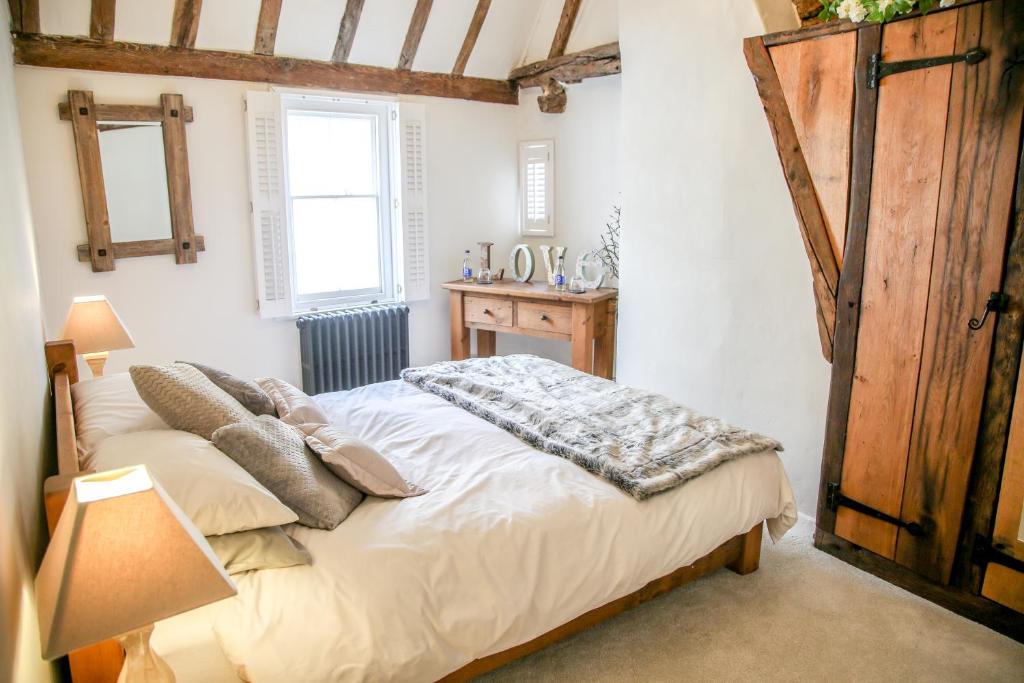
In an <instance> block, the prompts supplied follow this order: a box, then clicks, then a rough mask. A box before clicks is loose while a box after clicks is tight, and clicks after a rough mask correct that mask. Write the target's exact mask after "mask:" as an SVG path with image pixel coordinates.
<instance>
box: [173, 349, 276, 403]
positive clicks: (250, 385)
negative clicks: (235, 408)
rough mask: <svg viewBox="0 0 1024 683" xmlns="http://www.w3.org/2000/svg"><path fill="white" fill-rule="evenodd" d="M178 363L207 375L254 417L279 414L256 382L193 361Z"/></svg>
mask: <svg viewBox="0 0 1024 683" xmlns="http://www.w3.org/2000/svg"><path fill="white" fill-rule="evenodd" d="M178 362H183V363H185V364H186V365H191V366H192V367H194V368H195V369H196V370H198V371H199V372H201V373H203V374H204V375H206V378H207V379H209V380H210V381H211V382H213V383H214V384H216V385H217V386H218V387H220V388H221V389H223V390H224V391H226V392H227V394H228V396H230V397H231V398H233V399H235V400H236V401H238V402H239V403H241V404H242V406H244V407H245V409H246V410H248V411H249V412H250V413H252V414H253V415H276V414H277V413H276V412H275V410H274V402H273V401H271V400H270V397H269V396H267V392H265V391H263V390H262V389H260V388H259V386H258V385H257V384H256V383H255V382H250V381H249V380H247V379H241V378H240V377H235V376H234V375H232V374H230V373H228V372H224V371H223V370H218V369H217V368H211V367H210V366H209V365H203V364H202V363H193V362H192V361H178Z"/></svg>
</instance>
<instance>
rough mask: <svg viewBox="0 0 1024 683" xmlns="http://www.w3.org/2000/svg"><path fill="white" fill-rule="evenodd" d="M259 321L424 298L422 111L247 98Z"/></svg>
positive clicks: (341, 101)
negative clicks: (354, 306) (368, 304)
mask: <svg viewBox="0 0 1024 683" xmlns="http://www.w3.org/2000/svg"><path fill="white" fill-rule="evenodd" d="M246 118H247V123H248V132H249V157H250V158H249V166H250V181H251V195H252V200H253V207H252V208H253V228H254V232H255V246H256V249H255V252H256V253H255V260H256V273H257V280H258V289H259V306H260V315H261V316H262V317H265V318H266V317H290V316H294V315H299V314H302V313H306V312H311V311H318V310H326V309H332V308H340V307H345V306H352V305H360V304H366V303H371V302H386V301H399V300H415V299H418V298H427V296H428V294H429V286H428V285H429V283H428V274H427V270H426V259H427V253H426V211H425V205H426V202H425V189H426V188H425V178H424V170H423V153H424V139H423V138H424V135H423V122H424V116H423V107H422V105H405V104H401V105H399V104H398V103H396V102H393V101H385V100H356V99H347V98H340V97H327V96H311V95H298V94H280V93H274V92H271V93H267V92H251V93H248V96H247V98H246Z"/></svg>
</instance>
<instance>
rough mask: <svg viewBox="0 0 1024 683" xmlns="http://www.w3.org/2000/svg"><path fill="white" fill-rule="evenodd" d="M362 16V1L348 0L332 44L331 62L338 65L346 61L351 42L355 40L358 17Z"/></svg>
mask: <svg viewBox="0 0 1024 683" xmlns="http://www.w3.org/2000/svg"><path fill="white" fill-rule="evenodd" d="M362 14H363V0H348V2H347V3H345V14H343V15H342V17H341V25H340V26H339V27H338V40H337V41H336V42H335V43H334V56H333V57H332V60H333V61H335V62H337V63H338V64H344V63H345V62H347V61H348V54H349V53H350V52H351V51H352V41H354V40H355V39H356V29H357V28H359V17H360V16H362Z"/></svg>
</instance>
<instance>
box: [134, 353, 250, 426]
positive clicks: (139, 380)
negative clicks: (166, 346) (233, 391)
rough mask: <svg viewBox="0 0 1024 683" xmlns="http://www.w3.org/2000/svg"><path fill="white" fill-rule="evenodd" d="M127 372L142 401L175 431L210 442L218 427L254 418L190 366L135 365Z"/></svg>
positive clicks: (181, 364) (183, 364)
mask: <svg viewBox="0 0 1024 683" xmlns="http://www.w3.org/2000/svg"><path fill="white" fill-rule="evenodd" d="M128 372H129V373H130V374H131V376H132V381H133V382H134V383H135V388H136V389H137V390H138V392H139V396H141V397H142V400H143V401H145V402H146V405H148V406H149V407H150V408H152V409H153V412H154V413H156V414H157V415H159V416H160V418H161V419H162V420H163V421H164V422H166V423H167V425H168V426H169V427H171V428H172V429H182V430H184V431H186V432H192V433H193V434H198V435H199V436H201V437H203V438H204V439H209V438H210V437H211V436H212V435H213V432H214V430H216V429H217V428H218V427H223V426H224V425H226V424H231V423H232V422H238V421H239V420H247V419H251V418H252V413H250V412H249V411H248V410H246V409H245V407H244V406H242V404H241V403H239V402H238V401H236V400H235V399H233V398H231V396H229V395H228V394H227V392H225V391H224V390H223V389H221V388H220V387H218V386H217V385H216V384H214V383H213V382H211V381H210V380H209V379H207V377H206V375H204V374H203V373H201V372H199V370H196V369H195V368H194V367H192V366H191V365H187V364H185V363H171V364H170V365H133V366H131V367H130V368H129V369H128Z"/></svg>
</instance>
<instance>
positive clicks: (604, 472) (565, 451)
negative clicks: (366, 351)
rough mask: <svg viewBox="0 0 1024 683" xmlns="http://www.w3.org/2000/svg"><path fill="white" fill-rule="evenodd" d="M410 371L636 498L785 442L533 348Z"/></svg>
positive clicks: (414, 378)
mask: <svg viewBox="0 0 1024 683" xmlns="http://www.w3.org/2000/svg"><path fill="white" fill-rule="evenodd" d="M402 378H403V379H405V380H406V381H407V382H411V383H412V384H414V385H416V386H418V387H419V388H421V389H423V390H424V391H428V392H430V393H432V394H436V395H438V396H440V397H441V398H444V399H446V400H448V401H451V402H452V403H454V404H455V405H457V406H459V407H461V408H464V409H465V410H468V411H469V412H471V413H473V414H474V415H477V416H479V417H482V418H483V419H485V420H487V421H488V422H492V423H494V424H495V425H497V426H499V427H501V428H502V429H504V430H506V431H508V432H511V433H512V434H515V435H516V436H518V437H519V438H521V439H523V440H524V441H526V442H527V443H528V444H530V445H531V446H533V447H534V448H537V449H540V450H542V451H545V452H547V453H551V454H552V455H557V456H560V457H563V458H565V459H567V460H570V461H572V462H574V463H576V464H577V465H579V466H581V467H584V468H586V469H587V470H589V471H590V472H593V473H594V474H597V475H599V476H601V477H604V478H605V479H607V480H608V481H610V482H612V483H613V484H615V485H616V486H618V487H619V488H621V489H622V490H623V491H625V492H626V493H629V494H630V495H632V496H633V497H634V498H636V499H637V500H643V499H645V498H649V497H650V496H652V495H654V494H655V493H659V492H661V491H665V490H668V489H670V488H673V487H675V486H678V485H680V484H682V483H683V482H686V481H688V480H690V479H693V478H694V477H698V476H700V475H701V474H704V473H705V472H707V471H709V470H712V469H714V468H715V467H718V466H719V465H721V464H722V463H725V462H728V461H730V460H734V459H736V458H739V457H741V456H743V455H749V454H752V453H760V452H763V451H767V450H777V451H781V450H782V446H781V445H780V444H779V442H778V441H775V440H774V439H771V438H768V437H766V436H761V435H760V434H755V433H754V432H749V431H747V430H744V429H738V428H736V427H732V426H730V425H728V424H726V423H725V422H723V421H722V420H719V419H717V418H713V417H706V416H704V415H700V414H699V413H696V412H694V411H692V410H690V409H689V408H686V407H684V406H681V405H679V404H678V403H674V402H672V401H670V400H669V399H668V398H666V397H664V396H659V395H658V394H653V393H650V392H647V391H640V390H639V389H631V388H629V387H624V386H622V385H620V384H616V383H615V382H612V381H609V380H606V379H602V378H600V377H595V376H594V375H588V374H586V373H583V372H579V371H578V370H573V369H572V368H569V367H566V366H565V365H561V364H560V363H556V362H554V361H551V360H546V359H543V358H538V357H536V356H530V355H515V356H495V357H492V358H472V359H469V360H464V361H445V362H441V363H434V364H433V365H428V366H426V367H422V368H409V369H407V370H404V371H403V372H402Z"/></svg>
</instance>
